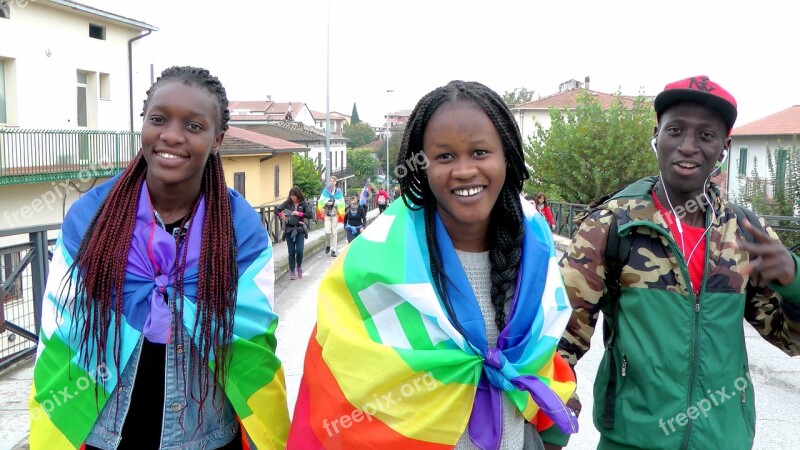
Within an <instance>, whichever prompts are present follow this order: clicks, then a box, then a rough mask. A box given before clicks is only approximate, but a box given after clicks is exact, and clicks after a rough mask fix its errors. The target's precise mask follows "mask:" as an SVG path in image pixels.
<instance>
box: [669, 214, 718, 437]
mask: <svg viewBox="0 0 800 450" xmlns="http://www.w3.org/2000/svg"><path fill="white" fill-rule="evenodd" d="M710 220H711V208H708V209H706V223H707V224H708V227H709V230H710V227H711V226H712V225H713V224H712V223H710V222H709V221H710ZM703 239H705V240H706V251H705V253H704V255H703V257H704V258H705V259H704V263H703V276H702V278H701V281H700V289H698V290H697V295H692V296H693V297H694V334H693V335H692V343H693V344H694V345H693V347H694V349H693V354H692V373H691V376H690V377H689V399H688V403H687V405H693V404H694V385H695V381H696V378H697V357H698V355H699V354H700V296H701V295H703V291H704V290H705V287H706V280H707V277H708V270H706V269H707V267H706V265H707V263H708V252H709V249H710V245H709V243H710V242H709V241H711V233H709V232H708V231H706V233H704V234H703ZM676 247H677V244H676ZM680 255H681V257H680V258H679V261H682V262H683V266H682V267H681V269H685V272H684V274H685V276H686V281H687V282H688V285H689V291H690V292H692V280H691V278H689V261H686V260H685V259H684V258H683V253H680ZM691 435H692V420H689V423H687V424H686V428H685V429H684V435H683V443H682V444H681V449H687V448H689V447H688V446H689V437H690V436H691Z"/></svg>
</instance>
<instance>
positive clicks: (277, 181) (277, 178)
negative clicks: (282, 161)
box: [275, 166, 281, 198]
mask: <svg viewBox="0 0 800 450" xmlns="http://www.w3.org/2000/svg"><path fill="white" fill-rule="evenodd" d="M280 196H281V166H275V198H278V197H280Z"/></svg>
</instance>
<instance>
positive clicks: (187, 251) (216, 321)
mask: <svg viewBox="0 0 800 450" xmlns="http://www.w3.org/2000/svg"><path fill="white" fill-rule="evenodd" d="M227 108H228V100H227V97H226V94H225V89H224V88H223V86H222V84H221V83H220V82H219V80H218V79H217V78H216V77H214V76H212V75H211V74H210V73H209V72H208V71H207V70H205V69H199V68H194V67H171V68H168V69H166V70H164V72H163V73H162V74H161V76H160V77H159V78H158V80H157V81H156V82H155V83H154V84H153V85H152V86H151V87H150V89H149V90H148V91H147V99H146V100H145V102H144V110H143V112H142V116H143V117H144V121H143V124H142V148H141V150H140V151H139V153H138V154H137V155H136V157H135V158H134V159H133V160H132V161H131V163H130V164H129V165H128V166H127V167H126V169H125V170H124V171H123V172H122V173H121V174H120V175H118V176H116V177H114V178H112V179H111V180H109V181H108V182H106V183H104V184H103V185H101V186H99V187H97V188H95V189H93V190H91V191H90V192H88V193H87V194H86V195H85V196H83V197H82V198H81V199H80V200H79V201H78V202H76V203H75V204H74V205H73V206H72V207H71V208H70V210H69V212H68V214H67V216H66V218H65V219H64V224H63V226H62V230H61V234H60V236H59V239H58V241H57V243H56V247H55V250H54V252H53V260H52V263H51V265H50V274H49V278H48V282H47V288H46V293H45V296H44V302H43V305H42V329H41V333H40V342H39V348H38V356H37V361H36V367H35V369H34V383H33V392H32V396H31V408H30V410H31V436H30V445H31V448H32V449H48V450H50V449H69V448H73V449H78V448H86V449H158V448H163V449H179V448H180V449H199V448H207V449H218V448H221V449H255V448H258V449H262V448H269V449H272V448H283V447H284V445H285V442H286V433H287V431H288V411H287V408H286V397H285V387H284V376H283V371H282V369H281V364H280V361H279V360H278V358H277V357H276V356H275V338H274V331H275V327H276V325H277V316H276V315H275V314H274V312H273V311H272V300H273V296H274V294H273V283H274V269H273V260H272V247H271V244H270V241H269V238H268V237H267V234H266V232H265V230H264V227H263V226H262V225H261V222H260V220H259V218H258V216H257V214H256V213H255V212H254V210H253V208H252V207H251V206H250V205H249V204H248V203H247V202H246V201H245V200H244V199H243V198H242V197H241V196H239V195H238V194H237V193H236V192H235V191H233V190H231V189H228V188H227V187H226V184H225V177H224V174H223V171H222V164H221V162H220V156H219V147H220V145H221V143H222V140H223V138H224V136H225V131H226V130H227V129H228V119H229V117H230V115H229V111H228V109H227Z"/></svg>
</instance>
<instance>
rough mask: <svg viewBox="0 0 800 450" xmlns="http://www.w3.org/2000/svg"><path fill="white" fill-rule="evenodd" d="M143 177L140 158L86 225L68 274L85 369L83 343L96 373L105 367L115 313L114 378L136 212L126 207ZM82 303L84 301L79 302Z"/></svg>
mask: <svg viewBox="0 0 800 450" xmlns="http://www.w3.org/2000/svg"><path fill="white" fill-rule="evenodd" d="M146 172H147V163H146V161H145V160H144V157H143V156H142V153H141V152H139V154H137V155H136V157H135V158H134V159H133V161H131V163H130V164H129V165H128V166H127V167H126V168H125V171H123V172H122V175H120V177H119V180H117V182H116V183H115V184H114V187H112V188H111V192H110V193H109V194H108V197H106V199H105V200H104V201H103V203H102V204H101V205H100V208H99V209H98V210H97V213H96V214H95V216H94V217H93V218H92V221H91V222H90V223H89V227H88V228H87V230H86V233H85V234H84V235H83V239H81V244H80V247H79V249H78V254H77V255H76V256H75V260H74V261H73V262H72V267H71V268H70V269H71V270H70V272H69V273H72V270H76V271H77V285H76V291H75V296H74V298H73V299H74V300H75V301H74V303H73V305H74V306H73V307H74V308H75V311H74V314H75V317H76V318H78V320H77V321H76V322H77V323H79V324H80V327H78V329H76V330H74V332H76V333H77V336H78V342H80V348H81V356H82V358H83V360H84V361H85V362H86V363H89V353H88V352H89V346H88V345H87V343H88V342H94V343H95V344H96V345H97V353H96V354H95V355H94V358H95V363H96V364H97V366H98V367H100V366H102V365H104V364H105V357H106V351H107V350H108V349H107V345H108V338H109V336H108V333H109V329H110V325H111V311H112V310H113V311H114V313H115V315H114V328H113V330H114V331H113V333H114V334H113V341H112V347H113V348H112V351H113V356H114V366H115V367H116V370H117V376H119V371H120V370H119V369H120V368H119V366H120V364H119V362H120V344H121V340H120V334H119V333H120V329H121V327H120V321H121V316H122V302H120V301H115V300H116V299H117V298H121V296H120V295H119V293H121V292H122V287H123V284H124V282H125V267H126V266H127V263H128V251H129V250H130V246H131V236H132V235H133V229H134V226H135V224H136V209H135V208H130V207H128V205H131V204H134V205H135V204H138V202H139V192H140V190H141V186H142V182H143V181H144V177H145V173H146ZM70 285H71V283H70V284H68V285H67V286H70ZM80 298H84V299H85V300H83V301H78V299H80Z"/></svg>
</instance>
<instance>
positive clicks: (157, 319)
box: [142, 274, 172, 344]
mask: <svg viewBox="0 0 800 450" xmlns="http://www.w3.org/2000/svg"><path fill="white" fill-rule="evenodd" d="M153 281H155V283H156V285H155V287H153V295H152V296H151V297H150V313H149V314H148V315H147V320H146V321H145V323H144V328H143V329H142V333H144V336H145V337H146V338H147V340H148V341H150V342H153V343H156V344H166V343H167V342H169V335H170V325H171V324H172V311H170V309H169V303H168V302H167V297H166V293H167V286H169V285H170V280H169V276H167V275H164V274H161V275H158V276H156V278H155V280H153Z"/></svg>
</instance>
